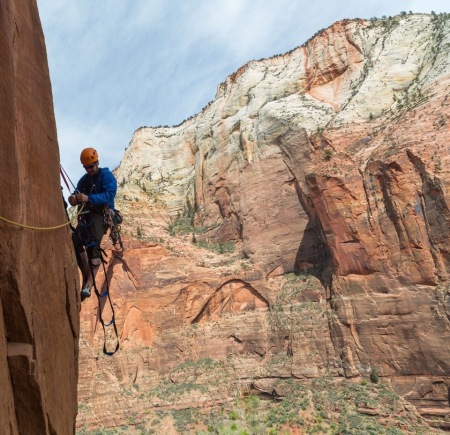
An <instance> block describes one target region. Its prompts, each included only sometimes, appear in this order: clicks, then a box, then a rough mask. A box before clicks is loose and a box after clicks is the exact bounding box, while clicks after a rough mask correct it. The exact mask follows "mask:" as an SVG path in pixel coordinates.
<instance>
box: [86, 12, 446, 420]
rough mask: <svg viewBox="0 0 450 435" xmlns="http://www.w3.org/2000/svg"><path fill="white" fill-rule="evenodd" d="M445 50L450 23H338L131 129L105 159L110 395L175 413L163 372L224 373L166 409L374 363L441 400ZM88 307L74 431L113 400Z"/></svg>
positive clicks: (400, 385) (358, 372)
mask: <svg viewBox="0 0 450 435" xmlns="http://www.w3.org/2000/svg"><path fill="white" fill-rule="evenodd" d="M449 44H450V21H449V19H448V17H447V16H446V15H437V16H432V15H406V14H405V15H402V16H399V17H396V18H393V19H386V20H372V21H362V20H351V21H342V22H338V23H336V24H334V25H333V26H331V27H330V28H328V29H326V30H323V31H321V32H320V33H319V34H317V35H316V36H315V37H314V38H312V39H311V40H309V41H308V42H307V43H306V44H304V45H303V46H301V47H298V48H296V49H294V50H292V51H291V52H289V53H286V54H284V55H280V56H276V57H274V58H269V59H264V60H260V61H253V62H250V63H248V64H246V65H245V66H243V67H242V68H240V69H239V70H238V71H237V72H236V73H234V74H232V75H231V76H229V77H228V78H227V79H226V80H225V81H224V82H223V83H222V84H220V85H219V87H218V90H217V94H216V96H215V99H214V100H213V101H212V102H211V103H210V104H208V106H207V107H205V108H204V109H203V110H202V112H201V113H199V114H197V115H195V116H194V117H192V118H191V119H189V120H186V121H185V122H183V123H182V124H180V125H179V126H174V127H160V128H147V127H143V128H140V129H139V130H137V131H136V132H135V134H134V136H133V138H132V140H131V142H130V145H129V147H128V148H127V150H126V152H125V155H124V157H123V160H122V162H121V164H120V166H119V168H118V169H117V170H116V176H117V178H118V181H119V184H120V189H119V198H118V207H119V208H120V209H121V210H122V211H123V212H124V214H125V217H126V223H125V225H124V230H125V231H126V232H127V233H128V236H129V238H128V240H127V243H128V246H129V249H128V251H127V253H126V255H125V257H124V261H123V262H119V260H115V262H114V263H110V268H111V289H112V294H113V295H114V300H115V302H116V304H117V306H118V307H120V309H119V311H120V313H119V314H117V317H118V318H119V320H118V325H119V329H120V331H121V334H122V335H121V341H122V343H123V350H122V353H121V354H120V355H119V356H117V358H115V359H114V361H108V362H106V364H104V363H103V361H102V362H101V363H98V369H99V370H100V372H99V373H100V374H98V375H97V376H99V377H103V378H104V379H105V394H106V391H108V394H110V393H111V391H110V389H109V388H108V387H107V385H106V383H107V382H110V381H111V380H112V381H113V382H114V383H115V385H116V386H122V388H123V389H126V390H127V391H128V392H129V394H128V395H129V401H130V406H131V407H132V408H133V409H134V410H135V412H136V413H139V412H141V411H142V406H144V405H142V404H141V402H140V400H141V399H140V398H139V397H140V395H139V393H138V392H137V391H134V390H133V388H131V387H130V385H132V384H133V383H134V384H139V386H140V390H139V391H141V392H142V389H143V388H144V390H145V394H144V396H143V398H142V400H143V401H144V399H145V402H146V403H147V404H148V403H151V404H152V406H168V405H169V402H168V400H166V401H164V400H162V399H161V398H160V397H159V396H158V395H157V391H160V390H158V388H159V387H158V386H160V385H161V382H163V381H168V380H170V382H172V383H175V384H177V383H178V384H179V383H180V382H181V380H180V379H178V378H177V377H176V376H175V375H174V373H178V372H177V367H179V366H180V364H182V363H185V362H187V361H200V360H202V358H203V359H204V358H213V359H214V360H217V361H225V362H227V364H229V365H228V366H227V367H228V369H229V372H227V371H226V370H224V373H228V375H227V376H228V377H226V378H227V379H228V381H227V384H226V385H222V386H221V387H220V388H219V387H217V389H212V388H210V389H209V390H208V392H207V393H206V392H204V391H203V393H204V394H200V393H198V392H197V393H198V394H197V393H196V394H194V393H192V394H187V395H186V396H183V397H182V398H178V400H174V401H173V403H171V405H173V406H179V407H185V406H188V405H187V404H188V403H191V404H192V406H196V405H198V404H199V403H209V402H208V401H210V402H214V403H216V402H218V401H220V400H222V401H226V400H228V398H229V397H231V396H232V395H233V394H234V393H233V391H234V390H233V388H234V387H235V386H236V385H237V383H239V385H241V386H242V385H245V386H246V387H248V388H253V389H255V390H258V391H264V392H265V393H267V394H270V393H271V392H272V391H273V385H274V382H275V380H276V379H278V378H285V377H291V378H295V379H310V378H314V377H320V376H325V375H327V374H331V375H332V376H335V377H338V376H345V377H348V378H353V377H356V378H357V377H360V376H363V377H368V376H369V375H370V373H376V374H377V375H378V376H380V377H381V378H383V379H384V381H385V382H390V384H391V385H392V387H393V388H394V389H395V390H396V391H398V392H399V394H401V395H402V396H404V397H405V398H406V399H407V400H409V401H410V402H412V403H413V404H415V405H417V406H420V407H422V408H423V409H425V410H426V409H428V411H427V412H428V413H432V409H434V408H436V407H438V408H441V409H444V410H445V409H448V405H449V404H448V389H449V386H450V377H449V373H450V366H449V361H450V321H449V310H450V296H449V286H448V277H449V266H450V263H449V262H450V255H449V254H450V252H449V250H450V242H449V238H450V232H449V229H450V228H449V218H450V212H449V208H448V197H449V194H448V189H449V180H450V176H449V171H448V167H449V160H450V154H449V149H448V139H449V133H450V131H449V129H450V127H449V125H450V123H449V114H450V110H449V105H450V98H449V91H448V89H449V84H450V64H449V62H450V57H449V50H448V47H449V46H450V45H449ZM167 230H170V232H171V234H174V235H173V236H172V237H170V236H169V235H168V232H167ZM183 234H184V235H183ZM136 235H138V236H139V237H140V239H141V240H140V241H136V240H134V239H135V236H136ZM231 244H234V252H233V253H232V254H230V253H227V252H226V251H227V250H228V247H229V246H230V245H231ZM205 246H206V247H209V248H210V249H211V248H215V249H216V251H219V252H220V251H222V252H223V253H221V254H220V253H212V252H211V251H208V250H205V249H204V247H205ZM224 251H225V252H224ZM300 272H303V275H298V274H299V273H300ZM293 273H295V274H297V275H292V274H293ZM94 308H95V301H92V300H91V301H89V303H88V304H87V305H85V309H84V310H83V312H82V315H83V324H84V325H85V332H83V334H85V335H86V342H85V346H86V350H85V354H86V356H84V357H83V364H84V367H86V370H85V371H83V380H82V382H81V386H80V388H81V389H80V396H81V397H83V398H84V400H86V401H87V402H88V403H89V406H91V407H92V408H90V413H88V412H83V413H82V414H81V415H80V420H79V422H80V424H95V419H98V418H101V417H100V416H99V414H98V410H100V409H103V408H102V406H107V405H105V403H104V401H105V396H104V395H103V393H98V394H96V395H95V397H94V392H93V390H92V387H91V385H93V384H92V379H93V378H92V377H93V374H92V373H90V369H89V371H88V369H87V367H88V366H89V367H91V365H92V356H91V354H90V353H91V352H92V353H93V352H95V351H94V350H93V349H92V348H91V346H98V345H99V343H100V342H101V337H100V338H99V337H98V336H97V335H95V334H94V332H95V330H94V327H95V321H94V320H95V319H93V318H92V313H93V311H92V310H93V309H94ZM96 340H100V341H96ZM88 354H89V355H88ZM281 361H282V363H281ZM230 367H232V369H231V368H230ZM231 372H232V374H230V373H231ZM202 373H203V374H202V375H201V376H200V375H198V377H197V378H196V379H197V382H198V383H200V384H201V383H204V384H207V381H206V380H205V379H206V378H207V376H206V375H205V373H204V372H202ZM202 376H203V377H202ZM141 394H142V393H141ZM116 397H117V403H119V399H120V397H119V396H118V395H117V396H116ZM141 405H142V406H141ZM111 406H112V407H113V406H114V405H111ZM108 409H109V408H108ZM427 412H425V411H424V415H425V414H426V415H428V414H427ZM119 413H120V412H119ZM115 418H116V423H117V419H119V420H120V417H115Z"/></svg>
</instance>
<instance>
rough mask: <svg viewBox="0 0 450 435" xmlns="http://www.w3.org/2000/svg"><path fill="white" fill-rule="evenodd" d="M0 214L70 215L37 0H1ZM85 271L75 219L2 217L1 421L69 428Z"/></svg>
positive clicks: (9, 426) (31, 427)
mask: <svg viewBox="0 0 450 435" xmlns="http://www.w3.org/2000/svg"><path fill="white" fill-rule="evenodd" d="M0 101H1V104H0V119H1V123H0V149H1V150H2V160H1V162H0V186H1V189H0V215H1V216H2V217H4V218H7V219H9V220H12V221H14V222H18V223H23V224H26V225H30V226H35V227H52V226H56V225H59V224H62V223H64V222H65V221H66V216H65V212H64V207H63V203H62V198H61V189H60V183H59V151H58V144H57V137H56V126H55V119H54V113H53V102H52V92H51V87H50V79H49V73H48V67H47V58H46V50H45V43H44V37H43V34H42V29H41V24H40V20H39V15H38V10H37V5H36V2H35V1H26V2H17V1H13V0H2V1H1V2H0ZM77 280H78V277H77V271H76V265H75V264H74V260H73V253H72V247H71V239H70V233H69V230H68V228H67V227H63V228H60V229H55V230H48V231H33V230H30V229H25V228H21V227H18V226H14V225H11V224H9V223H7V222H4V221H0V384H1V396H2V397H1V400H0V427H1V433H2V434H3V433H4V434H9V433H11V434H19V433H20V434H56V433H57V434H70V433H73V432H74V428H75V417H76V412H77V401H76V388H77V376H78V373H77V371H78V331H79V320H78V306H77V291H76V288H77Z"/></svg>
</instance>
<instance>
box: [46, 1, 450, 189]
mask: <svg viewBox="0 0 450 435" xmlns="http://www.w3.org/2000/svg"><path fill="white" fill-rule="evenodd" d="M37 3H38V8H39V13H40V17H41V22H42V26H43V30H44V35H45V41H46V46H47V56H48V62H49V68H50V78H51V81H52V89H53V99H54V105H55V115H56V124H57V129H58V141H59V146H60V153H61V163H62V165H63V167H64V168H65V169H66V171H67V172H68V173H69V176H70V177H71V179H72V181H73V182H74V183H75V182H76V181H77V180H78V178H79V177H80V176H81V175H83V168H82V167H81V165H80V163H79V155H80V152H81V150H82V149H83V148H85V147H91V146H92V147H94V148H97V150H98V152H99V155H100V163H101V166H107V167H109V168H110V169H113V168H114V167H116V166H117V165H118V164H119V163H120V160H121V158H122V155H123V152H124V149H125V148H126V147H127V145H128V143H129V141H130V140H131V137H132V135H133V132H134V131H135V130H136V129H137V128H139V127H141V126H158V125H175V124H179V123H180V122H182V121H183V120H184V119H186V118H188V117H190V116H192V115H194V114H196V113H197V112H199V111H200V110H201V109H202V107H203V106H205V105H206V104H207V103H208V102H209V101H211V100H212V99H213V98H214V95H215V93H216V89H217V86H218V85H219V84H220V83H221V82H222V81H224V80H225V78H226V77H227V76H228V75H229V74H231V73H233V72H234V71H236V70H237V69H238V68H239V67H240V66H242V65H244V64H245V63H247V62H249V61H251V60H258V59H261V58H266V57H270V56H273V55H276V54H280V53H285V52H287V51H289V50H291V49H293V48H294V47H297V46H299V45H302V44H303V43H304V42H305V41H306V40H308V39H309V38H310V37H311V36H312V35H314V34H315V33H316V32H317V31H319V30H320V29H322V28H326V27H328V26H330V25H331V24H332V23H334V22H335V21H337V20H340V19H343V18H371V17H381V16H383V15H386V16H389V15H396V14H398V13H400V12H401V11H410V10H411V11H413V12H431V11H432V10H434V11H435V12H450V4H448V0H415V1H407V0H365V1H361V0H346V1H345V2H344V1H340V2H339V1H336V0H312V1H311V0H308V1H305V0H299V1H296V0H103V1H101V0H58V1H55V0H37Z"/></svg>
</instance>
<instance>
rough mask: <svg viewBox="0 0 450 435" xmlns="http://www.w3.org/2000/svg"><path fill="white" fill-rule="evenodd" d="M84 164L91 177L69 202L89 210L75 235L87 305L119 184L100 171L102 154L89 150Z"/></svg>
mask: <svg viewBox="0 0 450 435" xmlns="http://www.w3.org/2000/svg"><path fill="white" fill-rule="evenodd" d="M80 160H81V164H82V165H83V167H84V169H85V170H86V172H87V173H86V174H84V175H83V176H82V177H81V178H80V181H78V184H77V187H76V190H75V192H74V193H73V194H72V195H70V196H69V198H68V199H69V203H70V204H71V205H73V206H75V205H77V204H84V210H85V211H83V212H82V214H81V215H80V218H79V220H78V226H77V228H76V231H75V232H74V233H73V239H74V245H75V249H76V253H77V262H78V266H79V267H80V270H81V273H82V274H83V284H82V287H81V301H83V300H84V299H86V298H87V297H89V296H90V295H91V288H92V286H93V285H94V280H95V275H96V273H97V271H98V268H99V266H100V264H101V262H102V252H101V249H100V243H101V241H102V238H103V236H104V235H105V233H106V231H107V229H108V225H107V224H106V225H105V219H104V215H105V213H106V212H107V211H108V210H109V209H110V210H114V198H115V196H116V191H117V181H116V178H115V177H114V175H113V174H112V172H111V171H110V170H109V169H108V168H100V167H99V162H98V153H97V151H96V150H95V149H94V148H85V149H84V150H83V151H82V152H81V155H80ZM86 251H87V252H86Z"/></svg>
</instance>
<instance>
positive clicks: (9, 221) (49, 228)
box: [0, 204, 84, 231]
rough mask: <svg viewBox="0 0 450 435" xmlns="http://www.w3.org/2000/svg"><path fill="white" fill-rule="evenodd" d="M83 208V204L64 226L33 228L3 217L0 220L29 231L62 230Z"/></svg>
mask: <svg viewBox="0 0 450 435" xmlns="http://www.w3.org/2000/svg"><path fill="white" fill-rule="evenodd" d="M83 208H84V204H83V205H82V206H81V208H80V210H79V211H78V213H77V214H76V215H75V216H74V218H73V219H72V220H69V221H68V222H66V223H65V224H61V225H56V226H54V227H33V226H31V225H25V224H19V223H18V222H14V221H11V220H9V219H6V218H4V217H3V216H0V220H2V221H5V222H8V223H9V224H12V225H16V226H17V227H21V228H28V229H29V230H39V231H46V230H56V229H58V228H62V227H65V226H67V225H70V224H71V223H72V221H73V220H75V219H76V218H77V217H78V216H80V214H81V212H82V210H83Z"/></svg>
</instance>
